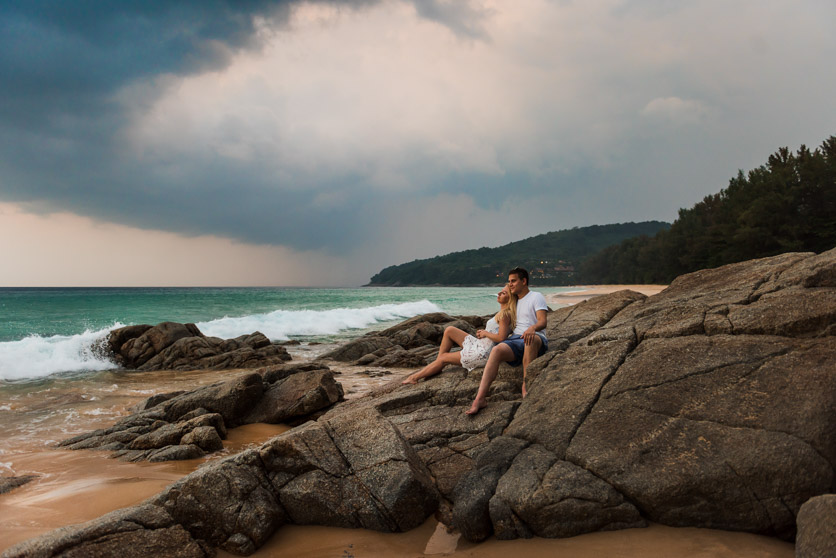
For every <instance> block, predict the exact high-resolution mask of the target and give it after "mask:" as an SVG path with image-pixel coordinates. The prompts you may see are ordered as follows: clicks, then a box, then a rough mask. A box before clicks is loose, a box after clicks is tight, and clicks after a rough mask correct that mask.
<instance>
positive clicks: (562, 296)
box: [534, 285, 668, 306]
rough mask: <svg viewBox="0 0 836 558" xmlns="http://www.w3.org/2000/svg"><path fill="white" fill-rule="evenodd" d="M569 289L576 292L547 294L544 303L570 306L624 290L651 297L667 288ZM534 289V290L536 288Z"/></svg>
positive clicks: (649, 286) (596, 287)
mask: <svg viewBox="0 0 836 558" xmlns="http://www.w3.org/2000/svg"><path fill="white" fill-rule="evenodd" d="M571 288H577V289H578V290H576V291H569V292H565V293H557V294H547V295H545V296H546V302H548V303H549V304H560V305H562V306H572V305H574V304H577V303H579V302H583V301H585V300H589V299H590V298H593V297H596V296H601V295H605V294H611V293H614V292H618V291H622V290H625V289H628V290H631V291H636V292H637V293H641V294H643V295H646V296H653V295H655V294H659V293H660V292H662V291H663V290H665V289H666V288H668V285H585V286H582V285H578V286H577V287H574V286H573V287H571ZM534 289H535V290H536V286H535V287H534Z"/></svg>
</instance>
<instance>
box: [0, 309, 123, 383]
mask: <svg viewBox="0 0 836 558" xmlns="http://www.w3.org/2000/svg"><path fill="white" fill-rule="evenodd" d="M117 327H122V324H119V323H117V324H113V326H111V327H108V328H105V329H101V330H99V331H90V330H87V331H85V332H84V333H81V334H78V335H54V336H52V337H41V336H40V335H30V336H29V337H26V338H24V339H21V340H20V341H5V342H2V343H0V379H2V380H20V379H25V378H42V377H44V376H49V375H51V374H55V373H58V372H76V371H81V370H106V369H108V368H116V364H115V363H113V362H112V361H110V360H108V359H107V358H105V357H104V356H102V355H101V354H99V353H98V352H97V351H96V349H95V347H96V346H97V345H98V344H99V343H101V342H102V341H103V340H104V338H105V337H106V336H107V334H108V332H109V331H110V330H111V329H114V328H117Z"/></svg>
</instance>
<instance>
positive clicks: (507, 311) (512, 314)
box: [494, 290, 517, 331]
mask: <svg viewBox="0 0 836 558" xmlns="http://www.w3.org/2000/svg"><path fill="white" fill-rule="evenodd" d="M505 316H508V317H509V318H510V319H511V331H513V330H514V327H515V326H516V325H517V295H515V294H514V293H512V292H511V291H510V290H509V291H508V305H507V306H506V307H505V308H502V309H501V310H500V311H499V312H497V313H496V316H494V319H495V320H496V321H497V323H499V322H501V321H502V318H504V317H505Z"/></svg>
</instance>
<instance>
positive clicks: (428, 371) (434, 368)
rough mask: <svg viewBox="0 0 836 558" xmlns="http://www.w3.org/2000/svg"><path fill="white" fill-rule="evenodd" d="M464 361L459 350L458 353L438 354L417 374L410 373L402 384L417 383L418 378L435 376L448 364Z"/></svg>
mask: <svg viewBox="0 0 836 558" xmlns="http://www.w3.org/2000/svg"><path fill="white" fill-rule="evenodd" d="M461 363H462V355H461V354H460V353H458V352H456V353H444V354H442V355H438V358H436V359H435V360H434V361H432V362H431V363H429V364H428V365H426V366H425V367H424V368H422V369H421V370H419V371H418V372H416V373H415V374H410V375H409V376H408V377H407V378H406V379H405V380H404V381H403V382H401V383H402V384H417V383H418V380H420V379H422V378H429V377H430V376H435V375H436V374H438V373H439V372H441V370H442V369H443V368H444V367H445V366H446V365H448V364H461Z"/></svg>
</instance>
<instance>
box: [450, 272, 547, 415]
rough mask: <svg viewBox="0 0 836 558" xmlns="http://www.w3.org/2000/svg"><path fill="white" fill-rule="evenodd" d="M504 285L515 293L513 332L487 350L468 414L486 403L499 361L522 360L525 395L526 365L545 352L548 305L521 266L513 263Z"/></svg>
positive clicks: (476, 410) (520, 361)
mask: <svg viewBox="0 0 836 558" xmlns="http://www.w3.org/2000/svg"><path fill="white" fill-rule="evenodd" d="M508 288H509V289H510V290H511V292H512V293H513V294H515V295H517V325H516V326H515V327H514V334H513V335H511V336H510V337H509V338H508V339H506V340H505V341H502V342H501V343H499V344H497V345H496V346H495V347H494V348H493V349H492V350H491V354H490V356H489V357H488V362H487V363H486V364H485V371H484V372H482V381H481V383H480V384H479V391H478V393H477V394H476V399H475V400H474V401H473V405H471V406H470V409H468V410H467V411H466V412H467V414H468V415H475V414H476V413H478V412H479V411H480V410H481V409H483V408H485V406H487V404H488V403H487V397H488V390H489V389H490V387H491V383H493V381H494V380H495V379H496V374H497V372H498V371H499V365H500V364H501V363H503V362H507V363H509V364H510V365H511V366H519V365H520V364H522V366H523V387H522V395H523V397H525V396H526V395H527V394H528V390H527V388H526V385H525V374H526V368H527V367H528V365H529V363H530V362H531V361H532V360H534V359H535V358H537V357H538V356H540V355H542V354H543V353H545V352H546V349H548V347H549V342H548V339H546V335H545V333H543V330H544V329H546V312H547V311H548V308H549V307H548V305H547V304H546V299H545V297H543V295H542V294H540V293H538V292H535V291H532V290H529V288H528V271H526V270H524V269H523V268H521V267H515V268H514V269H512V270H511V271H509V272H508Z"/></svg>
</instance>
